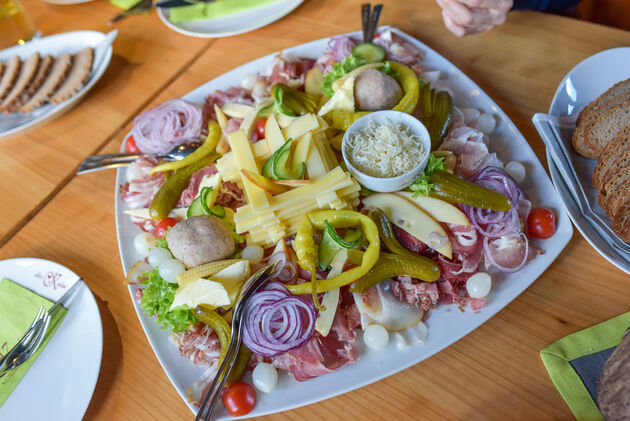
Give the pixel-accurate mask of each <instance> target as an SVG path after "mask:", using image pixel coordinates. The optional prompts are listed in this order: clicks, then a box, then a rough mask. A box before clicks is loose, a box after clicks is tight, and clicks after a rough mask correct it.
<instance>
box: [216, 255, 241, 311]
mask: <svg viewBox="0 0 630 421" xmlns="http://www.w3.org/2000/svg"><path fill="white" fill-rule="evenodd" d="M248 277H249V262H248V261H247V260H242V261H240V262H237V263H234V264H233V265H231V266H228V267H226V268H225V269H223V270H221V271H219V272H217V273H215V274H214V275H212V276H210V280H211V281H214V282H218V283H220V284H221V285H222V286H223V288H225V291H226V292H227V295H228V297H229V299H230V303H228V304H234V301H235V300H236V296H237V295H238V291H239V290H240V289H241V286H242V285H243V282H245V280H246V279H247V278H248Z"/></svg>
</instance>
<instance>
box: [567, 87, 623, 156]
mask: <svg viewBox="0 0 630 421" xmlns="http://www.w3.org/2000/svg"><path fill="white" fill-rule="evenodd" d="M626 100H630V96H627V97H626V96H619V97H615V98H612V99H610V100H609V101H607V102H605V103H603V104H601V105H600V106H599V107H597V110H595V111H593V112H591V113H589V115H588V116H585V117H584V118H582V120H580V122H579V123H578V125H577V127H576V128H575V131H574V132H573V138H572V139H571V142H572V144H573V149H575V150H576V151H577V153H579V154H580V155H582V156H585V157H587V158H592V159H598V158H599V157H598V154H597V151H596V150H595V149H594V148H593V147H591V146H589V145H588V144H587V143H586V140H585V133H586V129H587V128H588V127H589V125H590V124H591V123H592V122H594V121H595V120H597V119H598V118H599V117H600V116H602V115H603V114H605V113H606V112H607V111H608V110H610V109H611V108H613V107H615V106H617V105H619V104H621V103H623V102H624V101H626Z"/></svg>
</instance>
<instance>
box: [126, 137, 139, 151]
mask: <svg viewBox="0 0 630 421" xmlns="http://www.w3.org/2000/svg"><path fill="white" fill-rule="evenodd" d="M127 152H128V153H142V152H140V149H138V146H137V145H136V139H134V138H133V136H129V137H128V138H127Z"/></svg>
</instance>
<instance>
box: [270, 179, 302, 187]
mask: <svg viewBox="0 0 630 421" xmlns="http://www.w3.org/2000/svg"><path fill="white" fill-rule="evenodd" d="M274 183H276V184H280V185H281V186H289V187H302V186H308V185H309V184H311V180H276V181H274Z"/></svg>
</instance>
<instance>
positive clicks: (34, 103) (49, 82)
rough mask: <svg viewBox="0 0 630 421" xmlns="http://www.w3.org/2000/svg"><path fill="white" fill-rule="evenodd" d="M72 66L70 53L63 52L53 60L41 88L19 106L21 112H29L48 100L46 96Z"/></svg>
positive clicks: (50, 93)
mask: <svg viewBox="0 0 630 421" xmlns="http://www.w3.org/2000/svg"><path fill="white" fill-rule="evenodd" d="M71 67H72V54H67V53H66V54H63V55H61V56H60V57H58V58H57V59H56V60H55V63H54V64H53V67H52V69H51V70H50V74H49V75H48V77H47V78H46V81H45V82H44V83H43V84H42V86H41V88H39V89H38V90H37V92H35V94H34V95H33V97H32V98H30V99H29V100H28V101H27V102H26V104H24V105H23V106H22V107H20V110H19V111H20V112H21V113H29V112H31V111H33V110H36V109H37V108H39V107H41V106H42V104H44V102H46V101H48V98H50V96H51V95H52V94H53V92H55V91H56V90H57V88H58V87H59V86H60V85H61V84H62V83H63V81H64V80H65V78H66V75H67V74H68V72H69V71H70V68H71Z"/></svg>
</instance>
